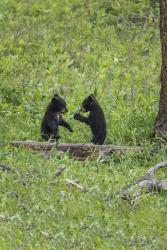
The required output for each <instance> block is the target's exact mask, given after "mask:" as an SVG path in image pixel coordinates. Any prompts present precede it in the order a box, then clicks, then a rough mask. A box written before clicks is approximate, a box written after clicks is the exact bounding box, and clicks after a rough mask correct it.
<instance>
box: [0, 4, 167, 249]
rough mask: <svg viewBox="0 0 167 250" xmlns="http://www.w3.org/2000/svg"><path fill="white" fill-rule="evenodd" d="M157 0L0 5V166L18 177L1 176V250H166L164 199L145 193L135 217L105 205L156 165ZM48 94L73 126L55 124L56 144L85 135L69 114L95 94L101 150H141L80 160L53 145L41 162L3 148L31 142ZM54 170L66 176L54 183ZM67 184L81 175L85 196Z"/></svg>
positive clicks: (119, 204) (120, 205)
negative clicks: (103, 124)
mask: <svg viewBox="0 0 167 250" xmlns="http://www.w3.org/2000/svg"><path fill="white" fill-rule="evenodd" d="M157 2H158V1H146V0H140V1H133V0H120V1H116V0H113V1H110V0H103V1H102V0H97V1H95V0H89V1H88V0H84V1H80V0H68V1H67V0H66V1H65V0H62V1H58V0H55V1H53V0H45V1H44V0H40V1H39V0H36V1H32V0H29V1H26V0H24V1H16V0H1V1H0V38H1V39H0V41H1V42H0V119H1V124H0V135H1V139H0V145H1V147H0V162H6V163H7V164H9V165H11V166H18V167H19V168H20V169H21V170H22V172H21V174H14V175H13V174H10V173H2V172H0V175H1V181H0V188H1V205H0V236H1V247H0V248H1V249H55V248H56V249H131V248H132V249H142V248H143V249H159V248H160V249H165V245H166V244H165V242H166V241H167V236H166V230H167V224H166V221H167V218H166V205H167V204H166V199H165V198H166V197H165V194H161V195H159V196H151V195H150V196H144V198H143V199H142V201H141V202H140V204H139V206H138V207H137V208H136V210H131V209H130V208H129V205H128V204H127V203H126V202H124V201H122V200H119V199H117V198H116V197H112V198H111V195H112V193H113V192H117V191H118V190H119V189H121V188H122V187H123V186H125V185H126V184H129V183H131V182H132V181H133V180H135V179H137V178H138V177H139V176H140V175H142V174H143V173H144V172H145V171H146V169H147V168H148V167H149V166H152V165H153V164H155V163H157V162H158V161H162V160H163V159H165V158H166V149H165V148H164V149H162V150H161V151H160V152H158V154H156V155H154V156H152V157H151V156H150V155H149V153H148V150H149V148H150V142H149V138H150V137H151V134H152V129H153V125H154V121H155V117H156V113H157V109H158V99H159V85H158V83H159V72H160V63H161V58H160V52H161V51H160V43H159V9H158V4H157ZM55 92H57V93H59V94H61V95H62V96H63V97H65V98H66V101H67V103H68V108H69V113H68V114H67V115H66V119H67V120H68V121H70V123H71V124H72V125H73V128H74V131H75V132H74V133H73V134H69V132H68V131H66V130H65V129H63V128H61V136H62V139H61V142H78V143H81V142H83V143H84V142H88V141H89V140H90V131H89V130H88V128H87V127H86V126H84V125H81V124H79V123H77V122H76V121H74V120H73V113H74V112H75V111H76V110H77V108H78V107H79V105H80V103H81V101H82V99H83V98H84V97H85V96H86V95H88V94H90V93H95V94H96V96H97V98H98V100H99V102H100V103H101V105H102V107H103V108H104V111H105V114H106V118H107V124H108V136H107V143H113V144H114V143H115V144H127V145H128V144H129V145H140V144H142V145H145V147H146V150H145V152H144V153H142V154H136V153H129V154H126V155H125V156H124V157H122V158H120V157H117V156H113V157H110V158H109V159H108V160H107V161H106V162H100V161H93V162H89V161H86V162H84V163H82V162H78V161H74V160H72V159H69V157H68V154H65V155H62V154H57V152H55V151H54V150H53V151H52V153H51V157H50V158H49V159H44V157H43V155H42V154H41V153H34V152H32V151H28V150H25V149H24V150H23V149H15V148H11V146H9V145H8V142H9V141H10V140H13V139H18V140H25V139H34V140H40V133H39V131H40V123H41V119H42V116H43V113H44V110H45V108H46V105H47V103H48V102H49V101H50V98H51V97H52V95H53V93H55ZM61 165H65V166H67V167H68V168H67V170H66V171H65V172H64V173H63V174H62V175H61V176H60V177H58V178H57V179H55V180H53V176H54V173H55V171H56V169H57V168H58V167H60V166H61ZM165 177H166V175H165V173H163V176H162V178H165ZM66 178H69V179H70V178H71V179H79V180H80V182H81V184H83V186H84V187H86V189H87V192H86V193H80V192H79V191H78V190H76V189H75V188H71V189H70V188H69V187H67V186H66V185H65V182H64V180H65V179H66ZM23 180H24V182H25V184H26V185H23Z"/></svg>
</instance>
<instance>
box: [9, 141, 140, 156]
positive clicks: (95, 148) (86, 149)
mask: <svg viewBox="0 0 167 250" xmlns="http://www.w3.org/2000/svg"><path fill="white" fill-rule="evenodd" d="M11 145H13V146H16V147H19V146H22V147H26V148H31V149H33V150H51V148H56V149H57V151H61V152H69V153H70V154H71V155H72V156H74V157H76V158H77V159H80V160H84V159H86V158H87V157H89V156H91V155H94V154H95V155H96V154H98V156H99V155H102V156H103V157H104V156H107V155H110V154H112V153H114V152H121V153H123V152H125V151H138V152H139V151H143V150H144V148H143V147H129V146H116V145H94V144H59V145H57V144H56V143H46V142H36V141H12V142H11Z"/></svg>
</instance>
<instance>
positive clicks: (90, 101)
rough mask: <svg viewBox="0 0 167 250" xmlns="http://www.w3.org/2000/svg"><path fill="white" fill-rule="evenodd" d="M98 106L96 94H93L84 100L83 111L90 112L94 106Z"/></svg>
mask: <svg viewBox="0 0 167 250" xmlns="http://www.w3.org/2000/svg"><path fill="white" fill-rule="evenodd" d="M96 106H97V101H96V98H95V96H94V95H93V94H92V95H89V96H88V97H86V98H85V99H84V100H83V102H82V107H81V111H82V112H89V111H92V110H93V109H94V108H96Z"/></svg>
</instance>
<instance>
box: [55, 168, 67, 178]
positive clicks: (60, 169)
mask: <svg viewBox="0 0 167 250" xmlns="http://www.w3.org/2000/svg"><path fill="white" fill-rule="evenodd" d="M64 170H66V167H65V166H62V167H60V168H58V169H57V170H56V172H55V176H54V177H58V176H60V175H61V174H62V173H63V172H64Z"/></svg>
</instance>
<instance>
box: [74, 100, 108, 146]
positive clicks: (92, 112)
mask: <svg viewBox="0 0 167 250" xmlns="http://www.w3.org/2000/svg"><path fill="white" fill-rule="evenodd" d="M81 111H82V112H89V116H88V117H84V116H82V115H80V114H79V113H75V114H74V119H75V120H78V121H80V122H84V123H85V124H87V125H89V126H90V128H91V131H92V134H93V137H92V140H91V142H92V143H94V144H99V145H100V144H103V143H104V141H105V138H106V121H105V116H104V113H103V110H102V108H101V107H100V105H99V103H98V102H97V100H96V98H95V96H94V95H90V96H88V97H86V98H85V99H84V100H83V103H82V107H81Z"/></svg>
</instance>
